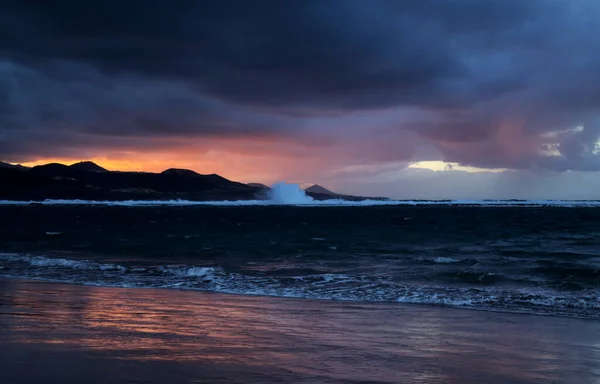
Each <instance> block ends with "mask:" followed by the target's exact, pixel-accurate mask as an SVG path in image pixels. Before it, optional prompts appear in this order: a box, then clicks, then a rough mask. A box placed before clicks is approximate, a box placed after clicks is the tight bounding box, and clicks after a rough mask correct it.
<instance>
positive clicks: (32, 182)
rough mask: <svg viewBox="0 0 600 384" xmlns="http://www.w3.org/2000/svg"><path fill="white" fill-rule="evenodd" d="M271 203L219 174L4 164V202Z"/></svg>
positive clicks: (314, 193) (261, 188) (260, 191)
mask: <svg viewBox="0 0 600 384" xmlns="http://www.w3.org/2000/svg"><path fill="white" fill-rule="evenodd" d="M316 187H318V188H316ZM306 193H307V195H308V196H310V197H312V198H313V199H316V200H325V199H332V198H336V199H344V200H364V199H367V198H366V197H360V196H348V195H339V194H336V193H333V192H331V191H329V190H327V189H325V188H323V187H320V186H316V185H315V186H313V187H310V188H308V189H307V190H306ZM268 198H269V187H267V186H265V185H263V184H255V183H251V184H244V183H240V182H236V181H231V180H228V179H226V178H224V177H222V176H219V175H217V174H210V175H202V174H199V173H197V172H194V171H191V170H188V169H177V168H170V169H167V170H165V171H163V172H161V173H152V172H121V171H109V170H106V169H104V168H102V167H100V166H99V165H97V164H95V163H93V162H91V161H82V162H79V163H75V164H72V165H64V164H59V163H50V164H44V165H38V166H35V167H32V168H28V167H24V166H21V165H14V164H9V163H3V162H0V199H2V200H26V201H28V200H33V201H37V200H45V199H80V200H108V201H118V200H175V199H181V200H190V201H224V200H254V199H264V200H266V199H268ZM369 199H370V198H369ZM376 199H382V198H376Z"/></svg>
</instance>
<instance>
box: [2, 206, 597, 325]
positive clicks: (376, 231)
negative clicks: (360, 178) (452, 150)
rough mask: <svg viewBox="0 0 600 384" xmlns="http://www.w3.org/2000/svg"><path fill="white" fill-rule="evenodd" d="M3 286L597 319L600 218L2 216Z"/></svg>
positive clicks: (305, 210)
mask: <svg viewBox="0 0 600 384" xmlns="http://www.w3.org/2000/svg"><path fill="white" fill-rule="evenodd" d="M0 231H1V233H0V275H1V276H6V277H17V278H28V279H41V280H50V281H60V282H67V283H77V284H88V285H100V286H121V287H159V288H169V289H197V290H208V291H218V292H227V293H236V294H252V295H272V296H281V297H301V298H316V299H327V300H353V301H386V302H409V303H420V304H432V305H450V306H457V307H463V308H471V309H487V310H502V311H516V312H532V313H539V314H547V315H560V316H573V317H587V318H600V248H599V245H600V241H599V240H598V234H599V233H600V208H594V207H577V206H571V207H541V206H535V207H489V206H485V207H482V206H477V207H473V206H456V205H436V206H428V205H422V206H364V207H359V206H352V207H343V206H341V207H332V206H327V207H293V206H244V207H236V206H221V207H219V206H215V207H211V206H183V207H178V206H168V207H165V206H153V207H115V206H84V205H78V206H56V205H55V206H0Z"/></svg>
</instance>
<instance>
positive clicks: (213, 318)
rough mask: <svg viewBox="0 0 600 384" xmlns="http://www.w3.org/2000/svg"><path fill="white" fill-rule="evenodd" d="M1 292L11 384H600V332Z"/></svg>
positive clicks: (327, 309) (393, 312)
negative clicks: (368, 383)
mask: <svg viewBox="0 0 600 384" xmlns="http://www.w3.org/2000/svg"><path fill="white" fill-rule="evenodd" d="M0 287H1V288H2V292H3V295H2V296H1V297H0V300H1V301H0V303H1V305H0V317H1V318H2V319H3V321H2V327H1V328H0V354H2V355H3V356H5V357H4V358H3V359H2V360H1V361H0V381H1V382H7V383H8V382H10V383H23V384H29V383H36V382H40V380H45V381H47V382H73V383H75V382H91V383H130V382H132V381H136V382H144V383H164V382H169V383H192V382H196V383H197V382H210V383H305V382H306V383H316V382H329V383H339V384H345V383H348V384H349V383H357V382H362V381H371V382H378V383H396V382H427V383H440V384H441V383H461V384H463V383H464V384H467V383H473V384H474V383H481V382H489V383H498V384H509V383H510V384H513V383H546V382H547V383H550V382H561V383H574V384H575V383H577V384H587V383H590V384H591V383H593V382H595V380H597V379H598V378H600V363H598V359H597V357H598V355H599V354H600V348H599V347H598V345H599V343H600V323H598V322H590V321H581V320H577V319H565V318H556V317H530V316H527V315H518V314H508V313H496V312H482V311H460V310H458V309H455V308H444V307H432V306H427V307H426V306H408V305H387V304H377V303H369V304H360V303H352V302H339V301H329V302H327V301H319V300H289V299H282V298H272V297H258V296H241V295H226V294H219V293H209V292H199V291H176V290H160V289H146V290H136V289H128V288H100V287H90V286H80V285H67V284H60V283H45V282H38V281H36V282H32V281H21V280H12V279H0ZM207 293H208V294H207ZM32 367H35V368H33V369H32Z"/></svg>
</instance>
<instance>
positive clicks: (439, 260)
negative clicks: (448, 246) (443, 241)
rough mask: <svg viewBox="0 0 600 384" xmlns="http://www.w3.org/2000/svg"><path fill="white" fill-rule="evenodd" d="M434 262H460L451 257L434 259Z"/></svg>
mask: <svg viewBox="0 0 600 384" xmlns="http://www.w3.org/2000/svg"><path fill="white" fill-rule="evenodd" d="M433 261H434V262H435V263H438V264H451V263H458V260H456V259H453V258H451V257H436V258H435V259H433Z"/></svg>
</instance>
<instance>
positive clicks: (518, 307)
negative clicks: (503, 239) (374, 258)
mask: <svg viewBox="0 0 600 384" xmlns="http://www.w3.org/2000/svg"><path fill="white" fill-rule="evenodd" d="M439 259H440V260H441V259H442V258H439ZM438 262H439V261H438ZM441 263H442V264H447V263H454V261H449V260H444V261H441ZM356 273H358V272H356ZM488 275H489V274H483V275H481V276H484V277H486V276H488ZM0 276H4V277H13V278H26V279H37V280H46V281H54V282H63V283H77V284H85V285H95V286H111V287H128V288H168V289H192V290H203V291H214V292H222V293H234V294H246V295H265V296H278V297H295V298H311V299H325V300H347V301H370V302H402V303H412V304H428V305H447V306H453V307H461V308H471V309H486V310H503V311H513V312H528V313H537V314H547V315H560V316H572V317H586V318H596V319H600V295H599V294H598V292H597V290H588V291H578V292H569V291H560V290H552V289H547V288H536V287H531V288H527V289H524V288H516V287H515V288H510V287H509V286H500V285H498V286H491V285H487V284H481V281H479V280H481V278H482V277H481V276H479V275H478V276H467V277H468V278H467V279H466V280H464V279H465V277H464V276H462V277H461V278H462V279H463V280H464V281H466V282H467V283H476V284H469V286H465V287H450V286H443V285H437V284H435V283H431V284H423V283H410V282H407V281H395V280H391V279H389V278H386V277H382V276H380V275H377V274H366V275H360V274H359V275H356V274H353V273H351V272H349V273H332V272H330V271H327V270H319V269H315V268H291V269H290V268H287V269H285V268H284V269H271V270H268V271H251V270H245V271H240V270H239V269H235V270H227V269H226V268H225V267H223V266H220V265H188V264H164V265H158V264H150V265H146V264H142V265H140V264H135V263H133V262H122V263H119V264H111V263H100V262H96V261H93V260H76V259H66V258H54V257H47V256H40V255H27V254H14V253H0ZM486 278H487V277H486Z"/></svg>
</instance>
